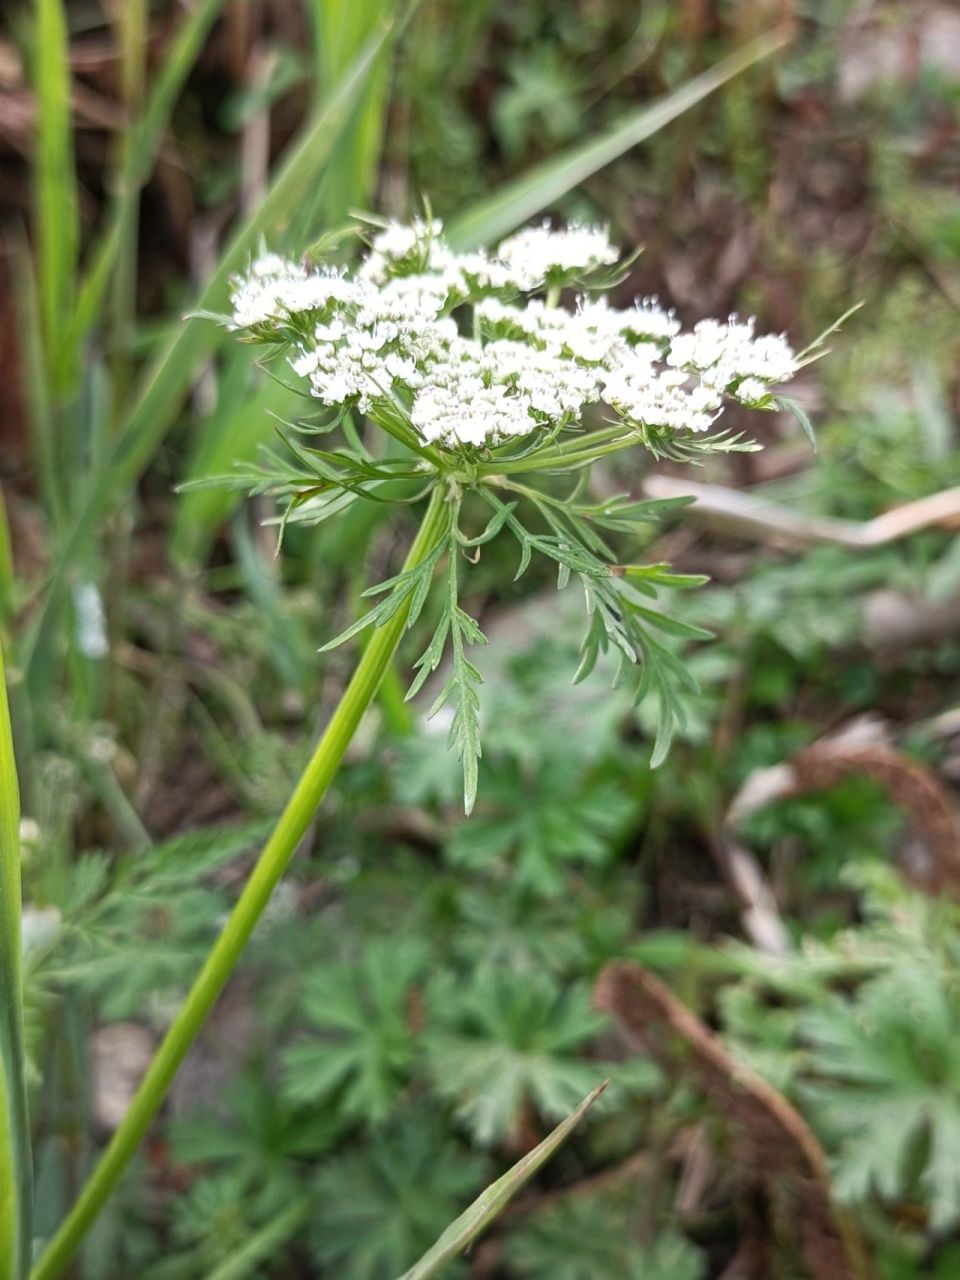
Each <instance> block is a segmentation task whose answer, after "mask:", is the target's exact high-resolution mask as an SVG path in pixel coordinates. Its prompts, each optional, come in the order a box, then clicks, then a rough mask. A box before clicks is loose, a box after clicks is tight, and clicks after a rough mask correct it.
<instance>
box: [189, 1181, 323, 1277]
mask: <svg viewBox="0 0 960 1280" xmlns="http://www.w3.org/2000/svg"><path fill="white" fill-rule="evenodd" d="M308 1208H309V1202H308V1201H307V1200H306V1199H304V1200H295V1201H294V1202H293V1204H292V1205H290V1207H289V1208H288V1209H285V1210H284V1212H283V1213H281V1214H278V1215H277V1217H275V1218H274V1219H273V1220H272V1221H271V1222H268V1223H267V1225H266V1226H265V1227H262V1228H261V1229H260V1230H259V1231H258V1232H257V1233H256V1234H255V1235H252V1236H251V1237H250V1239H249V1240H247V1241H246V1242H245V1243H244V1244H243V1245H241V1246H240V1248H239V1249H238V1250H237V1251H236V1252H235V1253H234V1254H233V1256H232V1257H231V1258H229V1259H228V1260H227V1261H226V1262H222V1263H221V1264H220V1266H219V1267H217V1269H216V1271H211V1272H210V1274H209V1275H208V1276H207V1277H206V1280H245V1278H246V1277H247V1276H249V1275H250V1273H251V1272H252V1271H253V1269H254V1267H255V1266H256V1265H257V1264H258V1263H260V1262H266V1261H268V1260H269V1259H271V1258H272V1257H273V1255H274V1253H275V1251H276V1250H277V1249H278V1248H280V1246H281V1245H284V1244H286V1242H287V1241H288V1240H289V1239H290V1237H291V1236H292V1235H294V1233H295V1232H297V1231H299V1229H300V1227H301V1226H303V1224H304V1222H305V1221H306V1219H307V1210H308Z"/></svg>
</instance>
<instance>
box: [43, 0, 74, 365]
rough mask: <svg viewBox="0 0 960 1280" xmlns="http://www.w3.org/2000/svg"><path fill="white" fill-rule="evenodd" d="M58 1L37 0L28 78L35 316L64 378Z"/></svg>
mask: <svg viewBox="0 0 960 1280" xmlns="http://www.w3.org/2000/svg"><path fill="white" fill-rule="evenodd" d="M67 40H68V37H67V22H66V12H65V9H64V5H63V4H62V3H61V0H37V6H36V26H35V28H34V38H33V51H32V53H33V73H34V83H35V86H36V100H37V139H36V150H35V160H34V168H35V172H36V175H37V176H36V191H35V193H34V204H35V218H36V231H37V255H38V264H39V266H38V278H39V292H40V314H41V317H42V322H43V338H44V345H45V349H46V360H47V370H48V373H49V375H50V377H51V380H52V382H53V384H54V386H55V387H57V386H59V385H61V383H62V381H63V378H64V368H63V359H64V354H65V352H64V340H63V339H64V334H63V330H64V326H65V324H66V323H67V321H68V318H69V316H70V315H71V314H72V311H73V297H74V290H75V287H76V278H75V272H76V265H77V244H78V241H79V230H78V226H79V213H78V200H77V187H76V174H75V172H74V166H73V135H72V132H71V128H70V64H69V59H68V47H67Z"/></svg>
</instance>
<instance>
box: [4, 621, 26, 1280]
mask: <svg viewBox="0 0 960 1280" xmlns="http://www.w3.org/2000/svg"><path fill="white" fill-rule="evenodd" d="M20 920H21V909H20V796H19V789H18V786H17V768H16V763H15V761H14V755H13V734H12V732H11V728H10V712H9V709H8V706H7V690H6V679H5V672H4V664H3V641H2V639H0V1276H2V1277H4V1280H7V1278H8V1277H9V1280H20V1278H21V1277H22V1276H25V1275H26V1273H27V1266H28V1261H29V1257H30V1236H31V1207H32V1206H31V1187H32V1178H33V1176H32V1170H31V1163H30V1125H29V1118H28V1114H27V1090H26V1084H25V1082H24V1077H25V1072H24V1049H23V978H22V965H21V955H20V947H21V942H20Z"/></svg>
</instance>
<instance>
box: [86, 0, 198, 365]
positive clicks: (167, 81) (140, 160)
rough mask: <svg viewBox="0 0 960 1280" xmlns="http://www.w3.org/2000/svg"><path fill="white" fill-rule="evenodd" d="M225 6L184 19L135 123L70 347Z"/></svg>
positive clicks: (97, 298) (94, 309)
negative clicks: (185, 89) (179, 100)
mask: <svg viewBox="0 0 960 1280" xmlns="http://www.w3.org/2000/svg"><path fill="white" fill-rule="evenodd" d="M222 5H223V0H200V3H199V4H198V5H197V6H196V7H195V8H193V9H191V10H190V12H189V13H188V15H187V16H186V17H185V18H184V19H183V21H182V22H181V23H180V26H179V27H178V28H177V32H176V34H175V36H174V38H173V41H172V42H171V45H170V49H169V51H168V52H167V55H166V57H165V58H164V60H163V65H162V66H161V68H160V71H159V73H158V74H157V76H156V79H155V80H154V82H153V84H152V85H151V88H150V92H149V94H148V96H147V100H146V103H145V104H144V107H143V111H142V112H140V113H139V114H138V115H137V116H136V118H135V119H134V121H133V127H132V129H131V131H130V135H129V137H128V139H127V143H126V146H125V148H124V155H123V164H122V166H121V168H120V171H119V173H118V174H117V177H116V185H115V189H114V193H113V197H112V199H111V203H110V209H109V211H108V213H107V218H106V223H105V225H104V229H103V231H102V232H101V235H100V238H99V240H98V242H97V244H96V246H95V247H94V249H93V250H92V252H91V254H90V258H89V261H88V265H87V269H86V271H85V273H84V276H83V279H82V282H81V285H80V289H79V293H78V297H77V302H76V306H75V308H74V310H73V314H72V316H71V321H70V330H69V334H68V341H67V346H68V349H70V350H75V349H77V348H78V347H79V345H80V343H81V342H82V341H83V339H84V337H85V336H86V334H87V332H88V331H89V329H90V327H91V326H92V325H93V323H94V321H95V320H96V319H97V316H98V314H99V310H100V304H101V302H102V301H103V296H104V294H105V292H106V288H107V285H108V283H109V281H110V277H111V273H112V271H113V268H114V265H115V263H116V261H117V255H118V253H119V251H120V248H121V245H122V244H123V241H124V228H125V227H129V226H131V225H134V226H135V217H136V211H137V201H138V200H139V195H140V188H141V187H142V186H143V183H144V182H145V181H146V179H147V177H148V175H149V173H150V169H151V168H152V166H153V162H154V159H155V157H156V154H157V150H158V148H159V146H160V141H161V139H162V137H163V132H164V130H165V129H166V127H167V124H168V122H169V120H170V115H171V113H172V111H173V107H174V104H175V102H176V101H177V98H178V97H179V96H180V91H181V89H182V88H183V85H184V82H185V81H186V79H187V76H188V75H189V74H190V71H191V69H192V67H193V64H194V63H195V62H196V60H197V55H198V54H199V52H200V49H201V48H202V46H203V42H204V40H205V39H206V37H207V33H208V32H209V30H210V28H211V26H212V25H213V22H214V19H215V18H216V17H217V14H218V13H219V12H220V9H221V7H222ZM124 21H125V22H126V21H127V20H126V19H125V20H124Z"/></svg>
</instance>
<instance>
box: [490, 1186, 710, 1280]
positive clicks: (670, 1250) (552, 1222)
mask: <svg viewBox="0 0 960 1280" xmlns="http://www.w3.org/2000/svg"><path fill="white" fill-rule="evenodd" d="M637 1216H638V1215H637V1198H636V1190H635V1187H634V1186H628V1187H627V1189H626V1191H625V1192H624V1191H623V1190H620V1191H614V1192H607V1193H606V1194H597V1193H594V1194H592V1195H591V1194H586V1195H582V1194H581V1195H569V1196H564V1197H562V1199H560V1201H559V1202H558V1203H554V1204H552V1205H550V1207H549V1208H547V1209H542V1210H540V1211H539V1212H535V1213H533V1214H531V1215H529V1217H527V1218H526V1219H525V1220H524V1221H523V1223H522V1225H521V1226H520V1227H519V1228H518V1229H516V1230H514V1231H511V1232H510V1233H509V1234H508V1235H507V1238H506V1240H505V1242H504V1253H505V1256H506V1258H507V1259H508V1261H509V1263H510V1274H511V1275H514V1274H515V1275H517V1276H518V1277H521V1278H522V1280H701V1277H702V1276H703V1275H704V1272H705V1259H704V1257H703V1255H702V1254H701V1253H700V1251H699V1250H698V1249H696V1248H694V1246H693V1245H692V1244H691V1243H690V1242H689V1241H688V1240H687V1239H685V1237H683V1236H681V1235H678V1234H677V1233H675V1232H672V1231H668V1232H664V1233H662V1234H660V1235H658V1236H657V1237H656V1238H655V1239H654V1241H653V1242H652V1243H651V1244H649V1245H642V1244H641V1243H640V1242H639V1240H638V1239H637Z"/></svg>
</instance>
